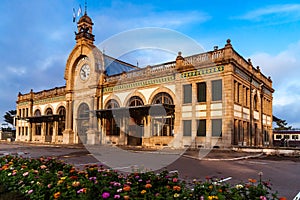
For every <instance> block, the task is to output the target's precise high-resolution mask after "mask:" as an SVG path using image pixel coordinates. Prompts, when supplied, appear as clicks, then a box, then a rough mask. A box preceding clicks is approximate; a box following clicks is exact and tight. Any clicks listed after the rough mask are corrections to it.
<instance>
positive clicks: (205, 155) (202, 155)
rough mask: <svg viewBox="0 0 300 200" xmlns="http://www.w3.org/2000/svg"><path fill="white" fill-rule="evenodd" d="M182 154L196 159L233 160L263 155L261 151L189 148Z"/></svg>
mask: <svg viewBox="0 0 300 200" xmlns="http://www.w3.org/2000/svg"><path fill="white" fill-rule="evenodd" d="M183 156H184V157H187V158H193V159H198V160H208V161H226V160H228V161H233V160H243V159H249V158H258V157H261V156H263V153H248V152H237V151H233V150H230V149H206V150H205V149H191V150H187V151H186V152H185V153H184V155H183Z"/></svg>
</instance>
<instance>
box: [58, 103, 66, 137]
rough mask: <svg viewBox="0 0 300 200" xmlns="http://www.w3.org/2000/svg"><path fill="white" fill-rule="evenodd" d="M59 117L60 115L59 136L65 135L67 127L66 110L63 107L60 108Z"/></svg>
mask: <svg viewBox="0 0 300 200" xmlns="http://www.w3.org/2000/svg"><path fill="white" fill-rule="evenodd" d="M58 115H59V121H58V135H63V131H64V130H65V126H66V121H65V120H66V109H65V107H63V106H60V107H59V108H58Z"/></svg>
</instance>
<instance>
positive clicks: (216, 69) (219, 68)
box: [180, 66, 224, 78]
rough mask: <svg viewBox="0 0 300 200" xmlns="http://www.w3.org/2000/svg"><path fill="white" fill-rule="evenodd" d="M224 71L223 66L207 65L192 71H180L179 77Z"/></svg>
mask: <svg viewBox="0 0 300 200" xmlns="http://www.w3.org/2000/svg"><path fill="white" fill-rule="evenodd" d="M222 71H224V66H217V67H207V68H203V69H197V70H193V71H188V72H183V73H181V76H180V77H181V78H189V77H193V76H202V75H206V74H214V73H219V72H222Z"/></svg>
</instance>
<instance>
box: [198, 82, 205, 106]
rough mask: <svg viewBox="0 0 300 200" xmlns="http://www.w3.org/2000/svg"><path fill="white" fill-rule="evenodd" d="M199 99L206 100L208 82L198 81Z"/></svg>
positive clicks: (200, 100)
mask: <svg viewBox="0 0 300 200" xmlns="http://www.w3.org/2000/svg"><path fill="white" fill-rule="evenodd" d="M197 101H198V102H206V83H205V82H202V83H197Z"/></svg>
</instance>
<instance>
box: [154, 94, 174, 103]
mask: <svg viewBox="0 0 300 200" xmlns="http://www.w3.org/2000/svg"><path fill="white" fill-rule="evenodd" d="M152 104H171V105H173V104H174V103H173V99H172V97H171V96H170V95H169V94H168V93H166V92H161V93H158V94H157V95H155V97H154V98H153V101H152Z"/></svg>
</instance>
